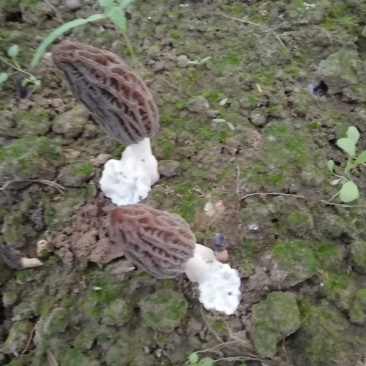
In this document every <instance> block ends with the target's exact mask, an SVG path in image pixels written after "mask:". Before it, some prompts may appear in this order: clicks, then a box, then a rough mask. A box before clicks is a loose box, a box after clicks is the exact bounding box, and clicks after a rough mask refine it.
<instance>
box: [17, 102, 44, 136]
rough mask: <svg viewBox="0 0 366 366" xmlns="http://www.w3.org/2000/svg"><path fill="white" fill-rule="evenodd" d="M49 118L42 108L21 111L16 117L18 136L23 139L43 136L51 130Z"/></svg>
mask: <svg viewBox="0 0 366 366" xmlns="http://www.w3.org/2000/svg"><path fill="white" fill-rule="evenodd" d="M49 118H50V116H49V113H48V112H47V110H45V109H42V108H36V109H31V110H29V111H19V112H18V113H17V114H16V116H15V119H16V120H17V134H18V135H19V136H22V137H25V136H43V135H45V134H46V133H47V132H48V131H49V129H50V126H51V123H50V119H49Z"/></svg>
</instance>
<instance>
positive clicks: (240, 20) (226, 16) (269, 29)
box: [217, 13, 288, 51]
mask: <svg viewBox="0 0 366 366" xmlns="http://www.w3.org/2000/svg"><path fill="white" fill-rule="evenodd" d="M217 15H220V16H222V17H224V18H228V19H232V20H237V21H239V22H242V23H245V24H250V25H254V26H255V27H259V28H262V29H264V32H265V33H267V34H268V33H271V34H273V35H274V36H275V38H276V39H277V41H278V42H279V43H280V45H281V46H282V47H283V48H284V49H286V50H287V51H288V48H287V47H286V46H285V44H284V43H283V41H282V39H281V38H280V36H279V35H278V34H277V33H276V32H275V31H274V29H275V28H269V27H267V26H266V25H262V24H258V23H254V22H251V21H249V20H245V19H240V18H236V17H232V16H230V15H226V14H221V13H217Z"/></svg>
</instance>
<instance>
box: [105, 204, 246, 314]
mask: <svg viewBox="0 0 366 366" xmlns="http://www.w3.org/2000/svg"><path fill="white" fill-rule="evenodd" d="M110 234H111V239H112V241H114V242H115V244H118V245H121V246H122V247H123V251H124V253H125V256H126V257H127V258H128V259H129V260H130V261H131V262H132V263H133V264H135V265H137V266H138V267H141V268H143V269H145V270H146V271H147V272H149V273H150V274H151V275H153V276H155V277H157V278H174V277H176V276H178V275H180V274H182V273H186V275H187V277H188V278H189V279H190V280H191V281H192V282H198V283H199V288H200V298H199V300H200V302H201V303H202V304H203V305H204V307H205V308H206V309H215V310H217V311H222V312H224V313H225V314H228V315H229V314H232V313H233V312H234V311H235V310H236V308H237V307H238V305H239V302H240V290H239V287H240V278H239V275H238V272H237V271H236V270H235V269H232V268H231V267H230V266H229V265H228V264H223V263H220V262H219V261H217V259H216V258H215V255H214V252H213V251H212V250H211V249H210V248H207V247H205V246H203V245H199V244H196V239H195V236H194V234H193V232H192V231H191V229H190V227H189V225H188V224H187V222H186V221H185V220H183V219H182V218H181V217H180V216H178V215H176V214H172V213H169V212H166V211H161V210H157V209H154V208H152V207H150V206H147V205H145V204H141V203H140V204H134V205H126V206H123V207H117V208H115V209H114V210H113V211H112V213H111V217H110Z"/></svg>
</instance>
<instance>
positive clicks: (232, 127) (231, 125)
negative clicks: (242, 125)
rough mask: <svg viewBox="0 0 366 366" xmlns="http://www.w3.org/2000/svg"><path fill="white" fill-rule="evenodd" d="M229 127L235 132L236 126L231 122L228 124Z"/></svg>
mask: <svg viewBox="0 0 366 366" xmlns="http://www.w3.org/2000/svg"><path fill="white" fill-rule="evenodd" d="M227 125H228V126H229V128H230V130H232V131H235V126H234V125H233V124H232V123H231V122H228V123H227Z"/></svg>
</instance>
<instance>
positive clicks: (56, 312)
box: [38, 307, 69, 337]
mask: <svg viewBox="0 0 366 366" xmlns="http://www.w3.org/2000/svg"><path fill="white" fill-rule="evenodd" d="M68 319H69V314H68V313H67V310H66V309H65V308H62V307H56V308H54V309H53V310H52V311H51V313H50V314H49V315H48V316H47V317H46V319H45V321H44V322H42V323H41V325H40V327H39V329H38V332H39V333H40V334H41V335H42V336H46V337H49V336H53V335H55V334H57V333H63V332H64V331H65V330H66V328H67V324H68Z"/></svg>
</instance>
